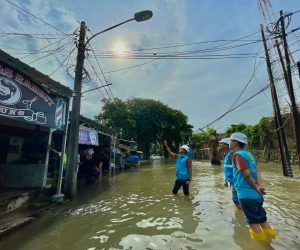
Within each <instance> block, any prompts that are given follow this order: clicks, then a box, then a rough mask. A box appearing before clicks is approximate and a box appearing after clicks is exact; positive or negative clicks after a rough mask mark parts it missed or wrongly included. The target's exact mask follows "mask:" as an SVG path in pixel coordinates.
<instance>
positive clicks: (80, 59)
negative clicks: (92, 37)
mask: <svg viewBox="0 0 300 250" xmlns="http://www.w3.org/2000/svg"><path fill="white" fill-rule="evenodd" d="M85 32H86V26H85V22H81V24H80V33H79V43H78V54H77V62H76V70H75V81H74V92H73V103H72V113H71V117H70V118H71V121H70V137H69V144H68V167H67V173H66V185H65V192H66V194H67V195H68V196H71V197H72V196H73V195H74V194H76V191H77V190H76V189H77V155H78V137H79V117H80V104H81V87H82V86H81V83H82V71H83V64H84V53H85Z"/></svg>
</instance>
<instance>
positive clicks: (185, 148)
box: [180, 145, 190, 153]
mask: <svg viewBox="0 0 300 250" xmlns="http://www.w3.org/2000/svg"><path fill="white" fill-rule="evenodd" d="M180 148H183V149H184V150H185V151H186V152H187V153H188V152H189V150H190V148H189V146H188V145H182V146H181V147H180Z"/></svg>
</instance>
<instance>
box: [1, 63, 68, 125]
mask: <svg viewBox="0 0 300 250" xmlns="http://www.w3.org/2000/svg"><path fill="white" fill-rule="evenodd" d="M66 106H67V105H66V100H65V99H64V98H62V97H61V96H59V95H55V94H51V93H49V92H48V91H47V90H45V89H44V88H43V87H42V86H41V83H39V84H38V83H36V82H33V81H32V80H31V79H30V76H26V75H24V74H21V73H20V72H18V70H17V69H14V68H12V67H9V66H7V65H6V64H5V63H3V62H1V61H0V116H4V117H7V118H10V119H14V120H18V121H24V122H29V123H33V124H36V125H41V126H45V127H50V128H55V129H59V130H64V129H65V125H66Z"/></svg>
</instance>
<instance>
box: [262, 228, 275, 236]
mask: <svg viewBox="0 0 300 250" xmlns="http://www.w3.org/2000/svg"><path fill="white" fill-rule="evenodd" d="M262 230H263V232H264V233H265V234H266V235H268V236H271V237H275V236H276V229H275V228H273V227H271V228H262Z"/></svg>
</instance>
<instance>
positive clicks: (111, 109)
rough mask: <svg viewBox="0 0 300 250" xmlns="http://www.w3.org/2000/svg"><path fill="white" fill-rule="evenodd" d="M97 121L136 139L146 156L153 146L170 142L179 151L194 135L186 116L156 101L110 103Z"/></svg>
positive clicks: (138, 99) (116, 132) (138, 100)
mask: <svg viewBox="0 0 300 250" xmlns="http://www.w3.org/2000/svg"><path fill="white" fill-rule="evenodd" d="M95 118H96V119H97V120H100V121H101V122H102V123H104V124H105V125H106V126H108V127H111V128H112V130H113V131H114V132H115V134H119V133H120V131H122V138H123V139H127V140H132V139H133V140H135V141H136V142H137V143H138V144H139V147H140V149H141V150H142V151H144V154H145V156H146V157H149V155H150V145H151V143H157V142H159V143H162V142H163V141H164V139H167V141H168V142H169V143H170V144H172V145H173V146H175V147H176V148H178V146H179V144H180V143H182V141H186V140H187V139H188V138H189V137H190V136H191V135H192V125H190V124H188V118H187V116H186V115H184V114H183V113H182V112H181V111H179V110H176V109H172V108H170V107H168V106H167V105H164V104H163V103H161V102H160V101H155V100H152V99H142V98H133V99H128V100H125V101H122V100H120V99H116V100H115V101H114V102H112V101H109V100H106V101H104V106H103V108H102V112H101V113H100V114H99V115H97V116H96V117H95Z"/></svg>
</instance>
